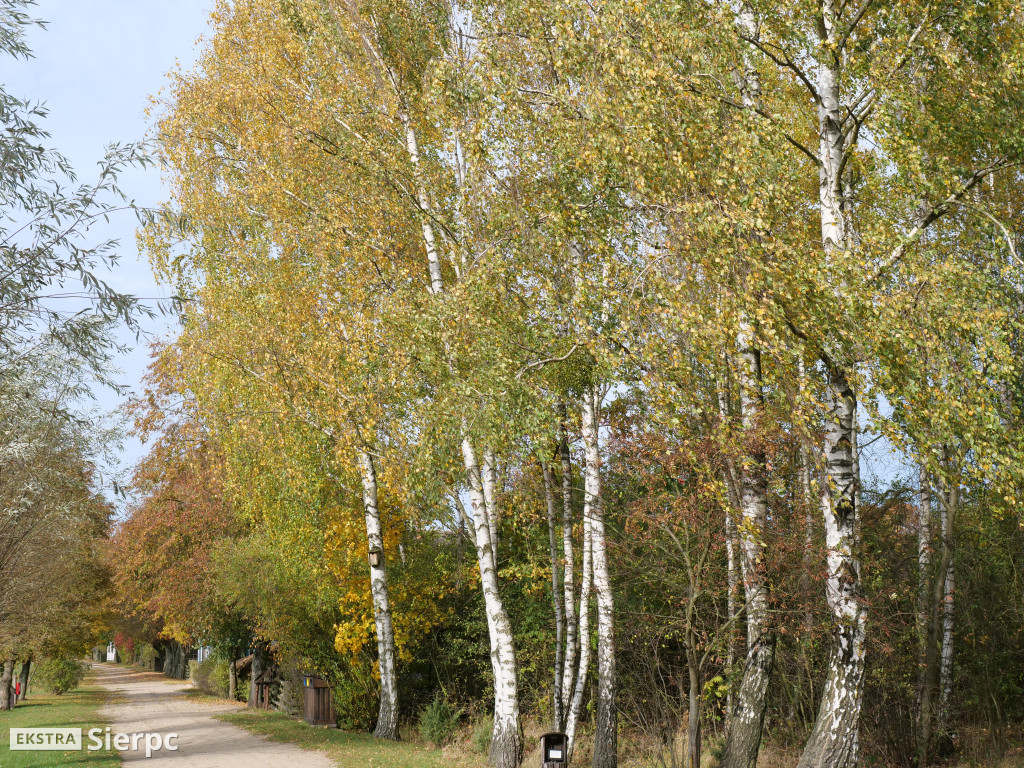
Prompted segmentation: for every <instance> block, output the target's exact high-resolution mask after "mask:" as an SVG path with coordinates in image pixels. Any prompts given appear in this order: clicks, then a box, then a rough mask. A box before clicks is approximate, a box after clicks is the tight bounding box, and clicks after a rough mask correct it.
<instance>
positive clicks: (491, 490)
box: [481, 448, 498, 569]
mask: <svg viewBox="0 0 1024 768" xmlns="http://www.w3.org/2000/svg"><path fill="white" fill-rule="evenodd" d="M482 469H483V474H482V475H481V480H482V482H483V489H484V502H485V503H486V504H487V527H488V528H490V531H491V552H492V554H493V555H494V567H495V569H497V568H498V505H497V504H495V492H496V489H497V486H498V460H497V458H495V456H494V451H492V450H491V449H490V448H485V449H484V464H483V467H482Z"/></svg>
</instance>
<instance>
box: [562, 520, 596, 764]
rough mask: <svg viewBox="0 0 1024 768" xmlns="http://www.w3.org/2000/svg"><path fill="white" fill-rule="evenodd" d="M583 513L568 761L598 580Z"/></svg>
mask: <svg viewBox="0 0 1024 768" xmlns="http://www.w3.org/2000/svg"><path fill="white" fill-rule="evenodd" d="M586 512H587V510H586V508H585V507H584V513H583V562H582V563H581V564H580V610H579V615H580V624H579V626H580V632H579V642H580V657H579V667H578V669H577V671H576V688H575V690H573V694H572V704H571V705H570V706H569V714H568V716H567V717H566V723H565V735H566V736H567V737H568V741H569V748H568V750H567V751H568V757H569V759H568V761H567V762H569V763H571V762H572V753H573V749H574V748H575V746H576V726H577V725H578V723H579V720H580V712H581V711H582V709H583V692H584V690H585V689H586V685H587V673H588V672H589V671H590V592H591V586H592V584H593V581H594V577H593V570H594V568H593V558H592V553H593V550H594V548H593V539H594V537H593V533H592V531H591V524H590V523H591V519H590V517H589V516H588V515H587V514H586Z"/></svg>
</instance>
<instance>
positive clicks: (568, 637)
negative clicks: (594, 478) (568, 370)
mask: <svg viewBox="0 0 1024 768" xmlns="http://www.w3.org/2000/svg"><path fill="white" fill-rule="evenodd" d="M561 411H562V413H561V419H560V420H559V424H558V432H559V441H558V443H559V444H558V452H559V457H560V459H561V462H562V556H563V558H564V559H565V562H564V564H563V566H562V583H563V586H564V588H565V597H564V600H563V604H564V605H565V659H564V666H563V672H562V697H563V700H564V701H563V705H564V706H563V710H564V711H563V712H562V719H561V721H560V722H559V723H558V730H564V729H565V728H566V727H567V724H566V721H567V720H568V717H569V706H568V705H569V700H570V699H571V697H572V692H573V689H574V687H575V684H576V658H577V655H578V654H579V646H580V637H581V636H582V635H581V634H580V633H578V632H577V629H578V628H577V616H576V584H575V581H576V579H575V576H576V574H575V573H574V570H575V564H574V552H573V540H572V538H573V536H572V528H573V514H572V457H571V456H570V455H569V440H568V438H567V436H566V428H565V404H564V403H563V404H562V406H561Z"/></svg>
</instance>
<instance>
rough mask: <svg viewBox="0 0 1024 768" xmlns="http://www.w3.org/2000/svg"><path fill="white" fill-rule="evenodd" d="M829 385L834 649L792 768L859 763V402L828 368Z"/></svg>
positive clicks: (841, 375) (827, 501) (824, 501)
mask: <svg viewBox="0 0 1024 768" xmlns="http://www.w3.org/2000/svg"><path fill="white" fill-rule="evenodd" d="M827 369H828V380H827V383H826V397H827V401H826V402H827V407H828V412H827V414H826V418H825V483H824V485H825V487H824V489H823V490H822V494H821V509H822V516H823V518H824V522H825V546H826V548H827V563H828V573H827V576H826V581H825V599H826V602H827V603H828V607H829V609H830V611H831V613H832V619H833V622H834V628H833V634H834V638H835V644H834V646H833V649H832V655H831V658H830V659H829V667H828V674H827V677H826V679H825V687H824V690H823V692H822V697H821V705H820V706H819V708H818V716H817V718H816V720H815V722H814V729H813V730H812V731H811V736H810V738H809V739H808V741H807V745H806V746H805V747H804V751H803V754H802V755H801V756H800V762H799V763H797V768H826V767H827V768H853V767H854V766H855V765H856V764H857V749H858V729H859V725H860V707H861V698H862V694H863V687H864V630H865V624H866V622H867V613H866V611H865V610H864V607H863V605H862V604H861V602H860V594H859V592H860V562H859V561H858V560H857V557H856V556H855V552H854V550H855V540H856V522H857V483H858V481H859V479H858V478H857V476H856V474H855V472H854V460H853V440H854V435H853V430H854V414H855V412H856V408H857V398H856V396H855V395H854V393H853V388H852V387H851V386H850V384H849V382H848V381H847V379H846V374H845V372H844V371H842V369H840V368H838V367H836V366H834V365H829V366H827Z"/></svg>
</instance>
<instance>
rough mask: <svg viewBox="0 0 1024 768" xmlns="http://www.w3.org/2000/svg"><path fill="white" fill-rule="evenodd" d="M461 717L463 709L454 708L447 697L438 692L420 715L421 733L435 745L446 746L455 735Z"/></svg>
mask: <svg viewBox="0 0 1024 768" xmlns="http://www.w3.org/2000/svg"><path fill="white" fill-rule="evenodd" d="M461 717H462V710H461V709H455V708H453V707H452V705H451V704H450V703H448V699H447V698H445V697H443V696H442V695H441V694H438V695H437V696H435V697H434V700H433V701H432V702H430V703H429V704H428V705H427V707H426V709H424V710H423V713H422V714H421V715H420V724H419V730H420V735H421V736H422V737H423V738H424V739H425V740H426V741H429V742H430V743H431V744H433V745H434V746H435V747H441V746H444V745H445V744H447V743H448V742H449V741H451V739H452V736H454V735H455V730H456V729H457V728H458V727H459V718H461Z"/></svg>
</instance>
